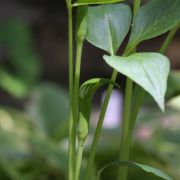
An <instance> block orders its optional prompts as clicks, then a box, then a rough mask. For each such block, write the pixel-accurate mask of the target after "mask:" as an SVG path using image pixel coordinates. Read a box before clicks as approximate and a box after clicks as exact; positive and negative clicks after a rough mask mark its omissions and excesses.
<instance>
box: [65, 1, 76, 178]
mask: <svg viewBox="0 0 180 180" xmlns="http://www.w3.org/2000/svg"><path fill="white" fill-rule="evenodd" d="M67 8H68V70H69V166H68V176H69V180H73V176H74V162H75V144H76V143H75V136H74V133H73V132H74V127H75V125H74V120H73V22H72V5H71V1H67Z"/></svg>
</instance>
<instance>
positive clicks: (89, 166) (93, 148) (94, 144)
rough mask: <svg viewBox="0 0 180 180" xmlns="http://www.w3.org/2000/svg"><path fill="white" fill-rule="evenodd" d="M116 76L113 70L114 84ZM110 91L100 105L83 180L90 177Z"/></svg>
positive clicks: (110, 89)
mask: <svg viewBox="0 0 180 180" xmlns="http://www.w3.org/2000/svg"><path fill="white" fill-rule="evenodd" d="M117 74H118V72H117V71H116V70H113V73H112V76H111V81H113V82H115V80H116V77H117ZM112 90H113V85H109V87H108V89H107V92H106V97H105V99H104V102H103V105H102V109H101V113H100V116H99V120H98V124H97V127H96V131H95V135H94V139H93V142H92V145H91V149H90V154H89V155H90V156H89V159H88V164H87V169H86V174H85V180H89V179H90V177H91V169H92V166H93V161H94V157H95V153H96V148H97V144H98V140H99V137H100V133H101V129H102V125H103V121H104V117H105V114H106V109H107V106H108V102H109V99H110V96H111V93H112Z"/></svg>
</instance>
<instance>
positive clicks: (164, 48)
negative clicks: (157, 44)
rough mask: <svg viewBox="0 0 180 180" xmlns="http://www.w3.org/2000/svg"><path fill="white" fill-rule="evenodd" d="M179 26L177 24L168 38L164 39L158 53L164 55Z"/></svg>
mask: <svg viewBox="0 0 180 180" xmlns="http://www.w3.org/2000/svg"><path fill="white" fill-rule="evenodd" d="M179 27H180V24H178V25H177V26H176V27H174V28H173V29H172V30H171V31H170V32H169V34H168V36H167V37H166V39H165V41H164V43H163V45H162V46H161V49H160V50H159V52H160V53H162V54H164V53H166V51H167V49H168V47H169V45H170V43H171V41H172V39H173V37H174V35H175V34H176V32H177V30H178V29H179Z"/></svg>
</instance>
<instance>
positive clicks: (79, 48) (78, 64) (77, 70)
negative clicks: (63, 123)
mask: <svg viewBox="0 0 180 180" xmlns="http://www.w3.org/2000/svg"><path fill="white" fill-rule="evenodd" d="M76 42H77V49H76V66H75V77H74V99H73V101H74V106H73V108H74V113H73V114H74V124H75V126H76V125H77V121H78V112H79V83H80V70H81V56H82V47H83V40H77V41H76ZM73 136H74V137H75V136H76V128H73ZM83 145H84V142H83V141H82V140H78V150H77V160H76V165H75V180H78V179H79V173H80V168H81V160H82V153H83Z"/></svg>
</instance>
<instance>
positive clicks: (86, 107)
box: [79, 78, 119, 122]
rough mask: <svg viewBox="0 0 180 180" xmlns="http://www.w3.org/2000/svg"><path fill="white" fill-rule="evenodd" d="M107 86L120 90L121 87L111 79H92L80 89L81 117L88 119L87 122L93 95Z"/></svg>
mask: <svg viewBox="0 0 180 180" xmlns="http://www.w3.org/2000/svg"><path fill="white" fill-rule="evenodd" d="M106 84H112V85H116V86H117V87H118V88H119V85H118V84H117V83H114V82H112V81H110V80H109V79H102V78H94V79H90V80H88V81H86V82H84V83H83V84H82V86H81V87H80V96H79V102H80V115H81V117H83V118H84V119H86V121H87V122H89V119H90V114H91V105H92V98H93V95H94V93H95V92H96V91H97V89H98V88H100V87H102V86H103V85H106Z"/></svg>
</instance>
